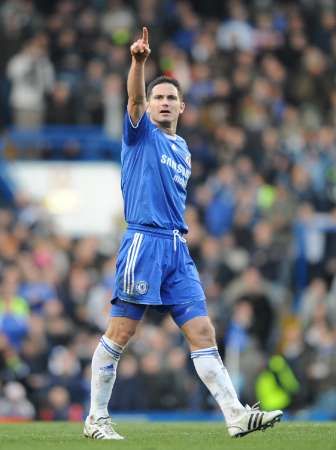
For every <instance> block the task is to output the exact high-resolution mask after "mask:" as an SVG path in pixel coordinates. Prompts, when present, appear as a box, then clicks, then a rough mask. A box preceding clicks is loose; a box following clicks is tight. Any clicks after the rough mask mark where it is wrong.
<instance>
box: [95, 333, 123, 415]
mask: <svg viewBox="0 0 336 450" xmlns="http://www.w3.org/2000/svg"><path fill="white" fill-rule="evenodd" d="M122 351H123V347H121V346H120V345H118V344H116V343H115V342H113V341H111V339H109V338H108V337H107V336H105V335H104V336H102V338H101V339H100V342H99V344H98V346H97V348H96V350H95V352H94V354H93V357H92V365H91V367H92V376H91V405H90V413H89V415H90V416H93V417H94V418H96V419H97V418H99V417H107V416H108V415H109V413H108V404H109V401H110V398H111V394H112V389H113V386H114V382H115V379H116V375H117V366H118V362H119V359H120V355H121V353H122Z"/></svg>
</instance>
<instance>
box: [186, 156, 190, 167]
mask: <svg viewBox="0 0 336 450" xmlns="http://www.w3.org/2000/svg"><path fill="white" fill-rule="evenodd" d="M185 162H186V163H187V164H188V166H189V167H191V158H190V155H187V156H186V157H185Z"/></svg>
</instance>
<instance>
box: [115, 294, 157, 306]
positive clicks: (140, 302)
mask: <svg viewBox="0 0 336 450" xmlns="http://www.w3.org/2000/svg"><path fill="white" fill-rule="evenodd" d="M118 298H119V300H122V301H123V302H128V303H133V304H134V305H153V306H161V305H162V303H154V302H151V301H150V300H145V301H141V300H137V299H135V300H131V299H130V298H127V297H123V296H121V295H115V296H114V297H113V298H112V302H113V301H114V300H116V299H118Z"/></svg>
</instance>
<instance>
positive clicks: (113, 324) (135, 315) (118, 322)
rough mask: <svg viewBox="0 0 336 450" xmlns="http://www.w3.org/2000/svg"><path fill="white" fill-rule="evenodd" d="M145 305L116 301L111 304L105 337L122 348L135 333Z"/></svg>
mask: <svg viewBox="0 0 336 450" xmlns="http://www.w3.org/2000/svg"><path fill="white" fill-rule="evenodd" d="M146 308H147V305H140V304H134V303H129V302H125V301H122V300H119V299H116V300H115V301H114V302H113V303H112V309H111V317H110V320H109V323H108V327H107V330H106V333H105V334H106V336H107V337H108V338H109V339H111V340H112V341H113V342H115V343H116V344H119V345H121V346H124V345H126V344H127V343H128V341H129V340H130V339H131V337H132V336H133V335H134V333H135V332H136V329H137V326H138V324H139V322H140V320H141V319H142V317H143V315H144V313H145V311H146Z"/></svg>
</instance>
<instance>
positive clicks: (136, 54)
mask: <svg viewBox="0 0 336 450" xmlns="http://www.w3.org/2000/svg"><path fill="white" fill-rule="evenodd" d="M130 50H131V55H132V58H134V59H135V60H136V61H137V62H141V63H144V62H145V61H146V59H147V58H148V56H149V55H150V52H151V50H150V48H149V44H148V30H147V28H146V27H143V29H142V38H141V39H138V40H137V41H135V42H134V43H133V44H132V45H131V47H130Z"/></svg>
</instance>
